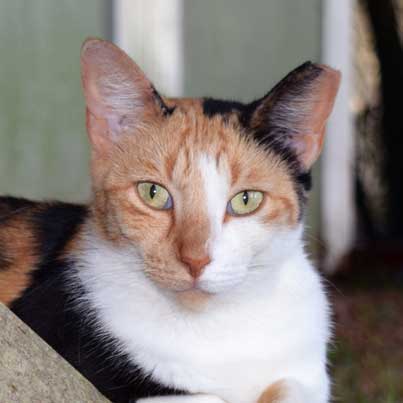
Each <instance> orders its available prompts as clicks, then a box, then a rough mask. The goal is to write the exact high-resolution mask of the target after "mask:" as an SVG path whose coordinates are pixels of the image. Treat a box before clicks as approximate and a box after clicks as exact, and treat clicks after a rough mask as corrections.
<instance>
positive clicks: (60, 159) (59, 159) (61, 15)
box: [0, 0, 107, 201]
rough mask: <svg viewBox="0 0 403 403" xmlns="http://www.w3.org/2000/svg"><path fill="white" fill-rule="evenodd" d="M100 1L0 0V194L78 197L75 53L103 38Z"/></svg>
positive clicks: (82, 157) (83, 152) (81, 132)
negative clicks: (90, 39)
mask: <svg viewBox="0 0 403 403" xmlns="http://www.w3.org/2000/svg"><path fill="white" fill-rule="evenodd" d="M106 11H107V3H106V2H104V1H100V0H86V1H78V0H57V1H55V0H34V1H33V0H25V1H24V0H12V1H10V0H0V37H1V40H0V54H1V59H0V194H13V195H19V196H25V197H31V198H38V199H42V198H61V199H65V200H76V201H81V200H85V199H86V198H87V197H88V189H89V187H88V149H87V148H88V146H87V139H86V133H85V126H84V125H85V123H84V102H83V98H82V95H81V88H80V74H79V52H80V46H81V43H82V41H83V40H84V39H85V38H86V37H87V36H90V35H91V36H105V34H106V17H105V13H106Z"/></svg>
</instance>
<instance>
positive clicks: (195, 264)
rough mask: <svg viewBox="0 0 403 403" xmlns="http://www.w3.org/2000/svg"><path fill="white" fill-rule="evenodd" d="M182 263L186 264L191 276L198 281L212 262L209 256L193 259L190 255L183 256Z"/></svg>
mask: <svg viewBox="0 0 403 403" xmlns="http://www.w3.org/2000/svg"><path fill="white" fill-rule="evenodd" d="M181 261H182V262H183V263H185V265H186V266H187V269H188V271H189V274H190V275H191V276H192V277H193V278H194V279H197V278H198V277H200V276H201V274H202V272H203V269H204V268H205V267H206V266H207V265H208V264H209V263H210V262H211V259H210V257H209V256H207V255H205V256H203V257H201V258H199V257H197V258H196V257H191V256H188V255H181Z"/></svg>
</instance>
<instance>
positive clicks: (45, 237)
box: [11, 203, 181, 403]
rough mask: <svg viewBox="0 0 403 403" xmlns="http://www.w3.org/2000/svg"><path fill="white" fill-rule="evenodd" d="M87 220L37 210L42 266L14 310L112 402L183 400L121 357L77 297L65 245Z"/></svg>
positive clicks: (48, 207) (66, 210)
mask: <svg viewBox="0 0 403 403" xmlns="http://www.w3.org/2000/svg"><path fill="white" fill-rule="evenodd" d="M87 216H88V211H87V208H86V207H84V206H79V205H74V204H67V203H43V204H38V205H37V206H36V208H35V211H34V213H33V214H32V222H33V224H34V231H35V235H36V237H37V239H38V245H37V247H38V252H39V253H40V256H41V260H40V263H39V266H38V268H37V269H36V270H34V271H33V272H32V282H31V285H30V286H29V288H27V289H26V290H25V291H24V293H23V295H22V296H21V297H20V298H19V299H17V300H16V301H14V302H13V304H12V305H11V309H12V310H13V311H14V313H15V314H17V315H18V316H19V317H20V318H21V319H22V320H23V321H24V322H26V323H27V324H28V325H29V326H30V327H31V328H32V329H33V330H34V331H35V332H36V333H37V334H39V336H41V337H42V338H43V339H44V340H45V341H46V342H47V343H48V344H49V345H50V346H52V347H53V348H54V349H55V350H56V351H57V352H58V353H59V354H60V355H62V356H63V357H64V358H65V359H66V360H67V361H68V362H70V364H72V365H73V366H74V367H75V368H76V369H77V370H78V371H79V372H80V373H82V374H83V375H84V376H85V377H86V378H87V379H89V380H90V382H91V383H93V384H94V385H95V386H96V387H97V388H98V389H99V390H100V392H101V393H103V394H104V395H105V396H106V397H108V398H109V399H110V400H111V401H112V402H116V403H128V402H129V401H131V400H132V399H133V401H135V400H137V399H138V398H140V397H147V396H155V395H167V394H180V393H181V392H180V391H175V390H172V389H170V388H167V387H165V386H163V385H161V384H158V383H156V382H154V381H152V380H151V379H150V377H148V376H146V375H145V374H144V373H143V372H142V371H141V370H140V369H139V368H138V367H136V366H135V365H134V364H133V363H132V362H131V361H129V358H128V357H127V356H126V355H124V354H122V353H121V352H119V351H118V348H117V347H118V343H117V341H116V340H115V339H114V338H113V337H112V336H111V335H108V334H107V333H106V332H102V331H101V330H99V328H98V327H97V326H96V324H95V323H96V313H95V312H94V311H92V310H91V308H90V307H88V306H86V305H85V304H84V303H83V302H80V304H78V302H77V297H79V296H82V295H84V294H85V290H84V289H83V288H82V287H81V285H80V284H79V282H78V280H77V279H75V273H76V270H79V267H76V266H75V262H73V261H71V260H68V259H67V258H65V257H63V252H64V249H65V247H66V244H67V243H68V242H69V241H70V240H71V239H72V237H74V236H75V235H76V234H77V231H79V229H80V227H81V224H82V223H83V222H84V221H85V219H86V217H87Z"/></svg>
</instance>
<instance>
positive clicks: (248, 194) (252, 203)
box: [227, 190, 263, 215]
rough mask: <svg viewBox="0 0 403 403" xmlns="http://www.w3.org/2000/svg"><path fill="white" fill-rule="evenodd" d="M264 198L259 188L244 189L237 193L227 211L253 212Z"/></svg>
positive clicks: (241, 213) (234, 213) (235, 212)
mask: <svg viewBox="0 0 403 403" xmlns="http://www.w3.org/2000/svg"><path fill="white" fill-rule="evenodd" d="M262 200H263V193H262V192H259V191H257V190H243V191H242V192H239V193H238V194H236V195H235V196H234V197H233V198H232V199H231V200H230V201H229V202H228V206H227V213H228V214H231V215H244V214H250V213H253V212H254V211H255V210H256V209H257V208H258V207H259V206H260V203H261V202H262Z"/></svg>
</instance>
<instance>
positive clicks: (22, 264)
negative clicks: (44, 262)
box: [0, 213, 38, 305]
mask: <svg viewBox="0 0 403 403" xmlns="http://www.w3.org/2000/svg"><path fill="white" fill-rule="evenodd" d="M34 244H35V240H34V239H33V237H32V230H31V228H30V225H29V222H28V221H27V220H26V219H25V217H24V214H23V213H21V215H18V214H16V215H15V217H13V218H11V219H9V220H7V224H6V225H4V224H2V225H0V245H1V246H0V251H1V252H2V255H4V256H5V257H6V259H7V262H8V264H7V265H6V266H5V267H3V268H2V267H0V302H2V303H3V304H6V305H9V304H11V303H12V302H13V301H14V300H15V299H17V298H18V297H19V296H20V295H21V294H22V293H23V291H24V290H25V289H26V288H27V287H28V286H29V285H30V273H31V272H32V270H34V268H35V265H36V264H37V261H38V259H37V257H36V256H35V255H34Z"/></svg>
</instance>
